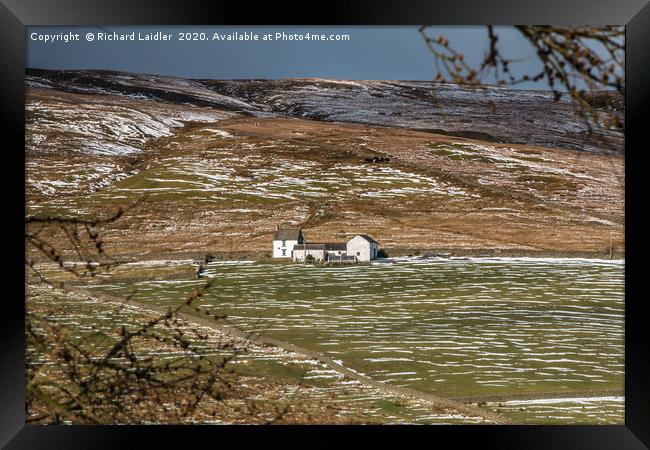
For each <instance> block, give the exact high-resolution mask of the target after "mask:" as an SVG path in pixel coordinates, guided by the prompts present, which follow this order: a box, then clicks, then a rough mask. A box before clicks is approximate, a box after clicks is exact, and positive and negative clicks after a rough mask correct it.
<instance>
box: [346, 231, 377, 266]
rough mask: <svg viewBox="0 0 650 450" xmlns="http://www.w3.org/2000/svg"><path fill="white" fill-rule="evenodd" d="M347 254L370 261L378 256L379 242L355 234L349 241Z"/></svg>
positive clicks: (360, 259)
mask: <svg viewBox="0 0 650 450" xmlns="http://www.w3.org/2000/svg"><path fill="white" fill-rule="evenodd" d="M347 254H348V255H349V256H356V258H357V259H358V260H359V261H370V260H371V259H375V258H376V257H377V244H376V243H374V242H368V241H367V240H366V239H364V238H362V237H361V236H355V237H353V238H352V239H350V240H349V241H348V242H347Z"/></svg>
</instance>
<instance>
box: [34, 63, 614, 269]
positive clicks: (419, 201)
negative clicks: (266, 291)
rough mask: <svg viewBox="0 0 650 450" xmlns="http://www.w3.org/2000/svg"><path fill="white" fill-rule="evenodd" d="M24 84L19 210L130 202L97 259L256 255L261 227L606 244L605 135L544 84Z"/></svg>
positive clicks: (410, 239)
mask: <svg viewBox="0 0 650 450" xmlns="http://www.w3.org/2000/svg"><path fill="white" fill-rule="evenodd" d="M26 84H27V105H26V116H27V133H26V156H27V194H28V210H29V212H31V213H39V214H72V213H74V214H83V215H96V214H102V213H103V214H108V213H110V212H111V211H113V210H114V209H115V208H116V207H117V206H119V205H125V204H128V203H130V202H132V201H134V200H135V199H137V198H140V197H141V196H143V195H145V194H146V195H148V198H147V200H146V202H144V203H143V204H142V205H141V206H140V207H139V208H138V209H137V210H134V211H133V212H132V213H131V214H130V215H129V216H128V217H126V218H125V219H124V220H121V221H120V222H119V223H116V224H115V225H114V227H113V228H112V229H111V230H110V231H109V233H108V234H107V241H108V242H107V248H110V249H111V251H112V252H113V254H121V255H124V256H132V257H134V258H141V257H144V258H147V257H173V256H174V255H196V254H204V253H207V252H221V253H223V254H224V255H226V254H227V255H235V254H239V255H243V254H245V253H249V254H256V255H259V254H260V253H264V252H267V251H268V248H269V242H270V238H271V235H272V233H273V230H274V229H275V227H276V224H285V225H287V224H294V225H300V226H302V227H304V228H305V229H306V234H307V237H308V239H311V240H325V239H340V238H342V237H343V236H345V235H348V234H351V233H354V232H364V233H368V234H371V235H372V236H373V237H375V238H376V239H377V240H378V241H379V242H380V244H381V245H382V246H383V247H386V248H388V249H389V250H390V251H392V252H393V253H394V254H397V253H400V252H416V251H419V252H427V251H437V250H443V249H444V250H451V251H454V252H460V253H462V252H469V251H474V252H482V251H500V252H503V253H508V252H514V253H518V254H565V253H572V254H580V253H585V254H590V255H602V254H605V253H608V252H609V245H610V239H611V241H612V243H613V245H614V248H615V252H616V253H617V254H621V252H622V251H623V248H624V242H623V221H624V216H623V205H624V188H623V186H624V164H623V163H624V159H623V157H622V156H621V153H622V152H621V149H622V143H623V135H622V133H620V132H619V131H614V130H608V131H601V132H599V134H590V133H588V132H587V131H586V128H584V127H585V125H584V124H583V123H582V121H581V119H580V118H578V117H575V115H574V114H573V112H572V109H571V105H570V104H569V103H568V102H565V101H563V102H560V103H554V102H552V101H551V97H550V95H548V94H546V93H542V92H535V91H511V90H506V89H502V88H486V89H485V90H476V91H470V90H466V89H461V88H458V87H455V86H446V85H445V86H440V87H439V88H437V90H436V101H435V102H434V101H433V99H432V98H431V94H430V89H431V84H430V83H428V82H393V81H390V82H388V81H363V82H356V81H355V82H342V81H331V80H329V81H328V80H318V79H297V80H275V81H256V80H252V81H214V80H213V81H210V80H185V79H177V78H172V77H162V76H150V75H137V74H123V73H116V72H103V71H97V72H93V71H77V72H75V71H66V72H51V71H36V70H31V71H29V72H28V76H27V79H26ZM617 108H619V109H620V107H617ZM619 113H621V112H620V111H619ZM52 238H53V239H57V238H56V237H55V236H53V237H52Z"/></svg>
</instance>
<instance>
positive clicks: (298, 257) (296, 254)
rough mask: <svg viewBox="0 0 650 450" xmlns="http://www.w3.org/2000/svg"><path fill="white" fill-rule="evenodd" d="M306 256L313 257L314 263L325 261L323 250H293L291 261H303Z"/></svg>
mask: <svg viewBox="0 0 650 450" xmlns="http://www.w3.org/2000/svg"><path fill="white" fill-rule="evenodd" d="M307 255H311V256H313V257H314V260H316V261H324V260H325V250H321V249H317V248H316V249H311V248H308V249H302V248H301V249H295V250H294V251H293V260H294V261H304V260H305V258H306V257H307Z"/></svg>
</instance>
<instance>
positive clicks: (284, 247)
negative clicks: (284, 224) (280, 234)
mask: <svg viewBox="0 0 650 450" xmlns="http://www.w3.org/2000/svg"><path fill="white" fill-rule="evenodd" d="M267 242H268V241H267ZM297 243H298V241H297V240H294V241H280V240H277V241H273V257H274V258H291V257H292V256H293V255H292V254H291V252H292V251H293V246H294V245H296V244H297Z"/></svg>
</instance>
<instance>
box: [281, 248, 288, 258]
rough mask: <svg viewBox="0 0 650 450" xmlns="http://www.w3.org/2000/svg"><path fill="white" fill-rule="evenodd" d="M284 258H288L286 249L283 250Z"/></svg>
mask: <svg viewBox="0 0 650 450" xmlns="http://www.w3.org/2000/svg"><path fill="white" fill-rule="evenodd" d="M282 256H287V249H286V248H283V249H282Z"/></svg>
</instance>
